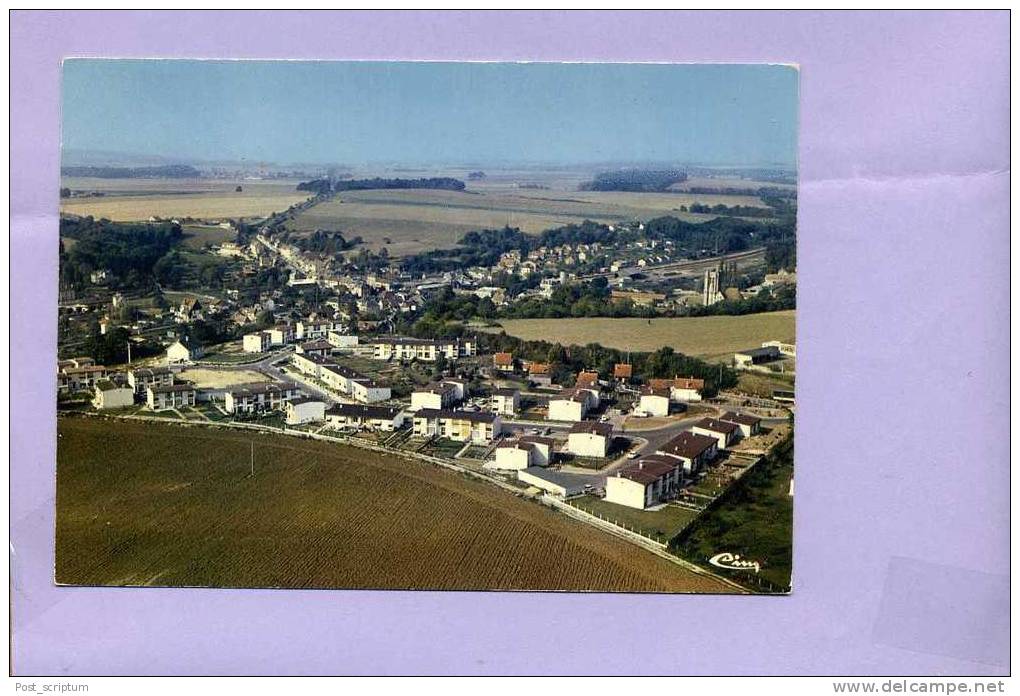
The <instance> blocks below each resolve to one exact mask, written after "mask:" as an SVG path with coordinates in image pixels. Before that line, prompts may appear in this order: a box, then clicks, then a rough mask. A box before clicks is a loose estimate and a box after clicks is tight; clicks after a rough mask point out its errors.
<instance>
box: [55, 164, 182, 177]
mask: <svg viewBox="0 0 1020 696" xmlns="http://www.w3.org/2000/svg"><path fill="white" fill-rule="evenodd" d="M60 175H61V176H80V177H94V178H97V179H196V178H198V177H200V176H201V175H202V173H201V172H200V171H198V170H197V169H195V168H194V167H192V166H190V165H187V164H164V165H159V166H154V167H102V166H88V167H61V168H60Z"/></svg>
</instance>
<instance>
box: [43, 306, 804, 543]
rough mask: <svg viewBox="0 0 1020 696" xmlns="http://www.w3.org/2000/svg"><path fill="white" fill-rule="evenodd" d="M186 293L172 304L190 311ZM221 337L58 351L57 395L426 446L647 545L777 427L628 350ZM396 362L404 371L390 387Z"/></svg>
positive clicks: (304, 327) (401, 448)
mask: <svg viewBox="0 0 1020 696" xmlns="http://www.w3.org/2000/svg"><path fill="white" fill-rule="evenodd" d="M187 305H188V306H186V307H181V308H179V309H178V313H179V314H182V315H183V314H185V313H187V312H188V311H189V310H192V311H195V310H196V309H197V311H201V305H200V303H196V302H189V303H187ZM235 344H236V345H233V346H230V347H229V349H228V348H225V347H223V346H218V347H217V348H216V352H214V353H211V354H210V353H207V352H206V351H205V350H204V349H203V347H202V346H200V345H197V344H195V343H192V342H189V341H188V339H186V338H183V339H178V340H175V341H174V342H173V343H171V344H170V345H169V346H168V347H167V348H166V351H165V353H164V354H163V355H161V356H158V357H153V358H146V359H143V360H139V361H136V362H133V363H130V364H127V365H124V366H119V367H107V366H103V365H99V364H96V362H95V361H94V360H93V359H91V358H86V357H77V358H67V359H63V360H60V361H59V362H58V365H57V369H58V374H57V388H58V402H59V401H60V400H63V402H64V405H65V407H66V406H67V404H68V400H69V399H72V398H74V395H77V397H78V400H77V401H76V402H71V403H75V404H76V405H77V408H78V410H79V411H81V410H84V411H85V412H88V413H94V414H98V415H107V416H115V417H119V418H125V419H134V420H139V419H141V420H145V419H153V420H159V421H161V422H179V423H182V424H187V425H199V426H210V427H249V428H259V429H262V430H264V431H269V432H280V433H285V434H291V435H300V436H306V437H320V438H324V437H328V438H335V439H337V441H342V442H344V443H347V444H353V445H356V446H357V445H361V446H367V447H372V448H377V449H383V450H384V451H389V452H392V453H394V454H398V455H405V456H412V457H413V456H419V457H425V458H427V459H429V460H431V461H441V462H443V463H445V464H448V465H450V466H452V467H455V468H460V469H461V470H463V471H466V472H471V473H472V475H475V476H479V477H484V478H486V479H488V480H491V481H493V482H498V483H500V484H502V485H504V486H506V485H509V486H511V487H512V488H513V490H515V491H517V492H518V493H520V494H522V495H526V496H531V497H535V498H541V499H543V500H544V501H547V502H553V503H554V504H566V505H570V506H572V507H573V508H575V509H576V510H577V511H579V514H583V515H585V516H590V517H592V518H593V520H592V521H594V520H595V519H597V520H598V521H599V522H600V523H606V522H608V523H610V524H614V525H619V526H621V527H622V528H624V529H625V530H627V532H628V533H630V534H632V535H644V536H645V537H647V538H648V539H649V540H650V541H652V542H654V543H656V544H660V545H661V544H663V543H664V541H665V540H666V539H668V538H669V537H670V536H672V535H673V534H675V532H676V531H677V529H678V527H677V525H680V524H682V523H686V522H689V521H690V520H692V519H694V517H696V516H697V514H698V513H699V512H700V511H701V510H704V509H705V508H707V507H708V506H709V505H710V504H711V502H712V501H713V500H714V499H715V498H716V497H718V496H719V495H720V494H721V493H722V492H724V491H725V490H726V488H727V487H728V486H729V485H730V484H731V483H732V482H734V481H736V480H737V479H739V477H740V476H741V475H742V474H743V473H745V472H746V471H747V470H749V469H750V468H751V467H753V466H754V465H755V463H756V462H758V461H759V460H760V458H761V457H762V456H764V455H766V454H767V453H768V452H769V450H770V448H771V447H772V446H773V445H775V444H776V443H778V442H780V441H781V440H782V438H783V436H784V435H785V434H786V433H788V432H789V429H790V414H791V411H790V409H792V404H790V403H789V402H786V403H784V402H783V401H781V400H754V401H748V400H747V399H744V398H741V397H740V396H739V395H727V394H725V393H724V394H716V395H714V397H713V398H711V399H705V398H704V396H703V391H704V390H705V381H704V380H703V379H698V378H694V377H690V376H685V375H675V376H674V377H672V378H645V377H644V376H641V375H635V374H634V371H633V366H632V365H630V364H628V363H617V364H615V365H613V366H612V370H611V371H610V372H608V373H605V374H600V373H599V372H598V371H596V370H582V371H580V372H578V373H577V374H576V375H573V378H572V379H571V380H569V381H570V382H571V384H570V386H564V385H560V384H557V383H555V382H554V381H553V379H552V374H553V373H554V366H553V365H550V364H549V363H545V362H539V361H535V360H523V359H520V358H519V357H517V356H515V355H513V354H512V353H509V352H496V353H494V354H490V355H480V354H479V352H478V342H477V340H476V339H475V338H471V337H461V338H457V339H420V338H412V337H406V336H395V335H380V334H361V335H359V334H358V333H356V324H354V323H353V322H344V321H342V320H336V319H324V318H321V317H317V316H314V315H313V316H308V317H305V318H303V319H301V320H299V321H297V322H295V323H293V324H290V323H280V324H278V325H276V326H274V327H272V328H271V329H268V330H263V331H257V332H253V333H250V334H246V335H244V336H243V337H242V338H241V339H240V340H239V341H236V342H235ZM794 353H795V350H794V346H792V345H790V344H779V343H777V342H767V343H766V344H764V345H763V346H760V347H756V348H753V349H748V350H747V351H743V352H740V353H737V354H735V355H734V356H733V362H734V363H735V364H737V365H742V366H743V369H755V366H756V365H757V364H760V363H761V362H763V361H768V360H772V359H777V358H781V357H783V356H784V355H792V354H794ZM437 368H439V369H437ZM397 375H400V376H403V377H405V378H406V376H407V375H417V377H418V380H417V381H418V383H417V384H415V385H414V386H412V387H404V388H403V389H401V390H400V392H401V393H399V394H398V393H395V389H394V387H393V384H392V380H393V379H394V378H395V377H396V376H397ZM85 396H87V401H85V400H83V398H82V397H85ZM627 510H630V511H640V512H642V513H644V514H645V515H646V516H647V517H645V518H642V517H638V518H637V519H635V517H634V516H633V514H632V513H628V512H626V511H627Z"/></svg>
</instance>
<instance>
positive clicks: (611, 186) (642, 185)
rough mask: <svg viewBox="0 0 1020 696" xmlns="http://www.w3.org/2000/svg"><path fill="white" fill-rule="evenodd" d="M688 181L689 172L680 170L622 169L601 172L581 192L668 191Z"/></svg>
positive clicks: (583, 186) (581, 186)
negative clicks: (671, 187)
mask: <svg viewBox="0 0 1020 696" xmlns="http://www.w3.org/2000/svg"><path fill="white" fill-rule="evenodd" d="M683 181H687V172H684V171H681V170H679V169H662V170H656V169H620V170H617V171H612V172H600V173H598V174H596V175H595V178H594V179H592V180H591V181H587V182H585V183H583V184H581V185H580V186H579V187H578V188H579V190H581V191H636V192H657V191H666V190H668V189H669V187H670V186H672V185H673V184H678V183H680V182H683Z"/></svg>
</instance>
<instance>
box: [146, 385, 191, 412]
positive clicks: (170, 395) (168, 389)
mask: <svg viewBox="0 0 1020 696" xmlns="http://www.w3.org/2000/svg"><path fill="white" fill-rule="evenodd" d="M197 394H198V392H197V391H196V390H195V387H194V385H191V384H169V385H163V386H158V387H147V388H146V390H145V405H146V406H148V407H149V410H150V411H167V410H170V409H173V408H183V407H185V406H194V405H195V399H196V397H197Z"/></svg>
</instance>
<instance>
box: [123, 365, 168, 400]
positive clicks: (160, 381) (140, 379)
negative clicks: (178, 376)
mask: <svg viewBox="0 0 1020 696" xmlns="http://www.w3.org/2000/svg"><path fill="white" fill-rule="evenodd" d="M127 381H128V384H129V385H130V386H131V388H132V389H134V391H135V394H138V395H139V396H142V395H144V394H145V390H146V389H148V388H149V387H168V386H170V385H171V384H173V383H174V373H173V371H172V370H171V369H170V368H169V367H139V368H135V369H134V370H128V373H127Z"/></svg>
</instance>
